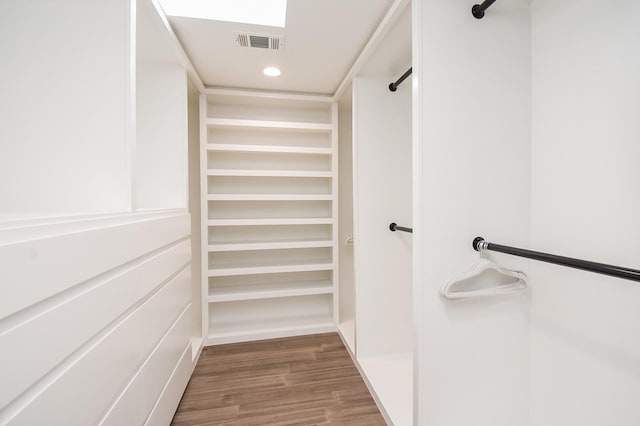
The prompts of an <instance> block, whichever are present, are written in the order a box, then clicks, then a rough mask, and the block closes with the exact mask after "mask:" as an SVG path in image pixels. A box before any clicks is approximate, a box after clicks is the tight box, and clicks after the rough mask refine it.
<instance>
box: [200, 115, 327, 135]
mask: <svg viewBox="0 0 640 426" xmlns="http://www.w3.org/2000/svg"><path fill="white" fill-rule="evenodd" d="M207 125H208V126H210V127H214V128H215V127H239V128H248V127H253V128H261V129H281V130H297V131H308V132H330V131H331V130H333V126H332V125H331V124H329V123H305V122H298V121H269V120H242V119H233V118H208V119H207Z"/></svg>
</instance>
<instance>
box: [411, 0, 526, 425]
mask: <svg viewBox="0 0 640 426" xmlns="http://www.w3.org/2000/svg"><path fill="white" fill-rule="evenodd" d="M471 6H472V3H468V2H464V1H462V0H453V1H436V0H427V1H414V2H413V28H414V46H413V49H414V50H413V53H414V55H413V70H414V84H416V85H417V86H416V89H417V90H416V91H415V97H414V126H415V127H414V154H413V155H414V164H415V171H416V174H415V175H414V185H416V188H415V194H416V200H419V202H416V205H415V212H414V228H415V229H416V230H417V233H416V234H414V238H415V239H414V251H415V257H414V274H415V277H414V280H415V281H414V284H415V287H414V301H415V304H414V307H415V308H416V321H417V326H418V327H417V332H418V333H417V339H418V347H417V353H416V356H417V359H418V361H417V362H416V368H417V373H416V375H415V377H416V378H417V379H418V381H419V382H418V384H417V392H418V393H417V402H418V404H417V409H418V412H419V422H420V424H422V425H433V426H463V425H465V426H466V425H470V424H473V425H476V426H485V425H486V426H514V425H524V424H526V423H527V403H528V389H529V387H528V374H527V371H528V351H529V339H528V318H527V311H528V306H529V304H528V300H527V298H526V297H525V296H508V297H502V298H494V299H491V300H489V299H485V300H481V301H479V300H465V301H460V302H455V303H451V302H447V301H445V300H443V299H442V298H441V297H440V295H439V287H440V286H441V285H442V283H443V282H445V281H446V280H447V279H448V278H449V277H451V276H452V275H455V274H457V273H460V272H462V271H465V270H467V269H468V268H469V267H470V266H471V264H472V263H473V261H474V260H475V259H476V258H477V256H478V255H477V253H475V252H474V251H473V250H472V249H471V241H472V240H473V238H474V237H476V236H478V235H481V236H484V237H486V238H487V239H488V240H491V239H493V240H495V241H498V242H502V243H503V244H511V245H515V246H527V245H528V244H529V238H530V236H529V229H530V219H529V216H530V213H529V211H530V208H529V206H530V124H529V123H530V114H531V107H530V105H531V101H530V99H531V95H530V90H531V77H530V75H531V71H530V69H531V62H530V53H531V52H530V13H529V6H530V5H529V1H527V0H514V1H502V2H496V3H495V4H494V5H493V6H492V8H491V10H490V12H491V14H490V15H491V16H489V13H487V17H486V18H485V19H484V20H476V19H475V18H473V17H472V15H471V11H470V9H471ZM495 258H496V259H499V262H500V264H501V265H504V266H505V267H511V268H514V269H519V267H520V266H521V265H522V262H521V261H519V260H517V259H515V258H513V257H507V256H504V257H500V258H498V257H497V256H496V257H495Z"/></svg>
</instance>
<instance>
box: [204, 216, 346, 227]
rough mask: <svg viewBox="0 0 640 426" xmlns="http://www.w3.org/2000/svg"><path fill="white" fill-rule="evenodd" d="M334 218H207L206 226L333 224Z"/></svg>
mask: <svg viewBox="0 0 640 426" xmlns="http://www.w3.org/2000/svg"><path fill="white" fill-rule="evenodd" d="M333 223H334V219H333V218H330V217H326V218H325V217H322V218H315V217H311V218H283V219H209V220H208V221H207V225H208V226H265V225H333Z"/></svg>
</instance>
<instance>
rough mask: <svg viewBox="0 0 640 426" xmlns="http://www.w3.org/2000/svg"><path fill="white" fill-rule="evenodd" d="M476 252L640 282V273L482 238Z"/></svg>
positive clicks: (474, 243) (479, 239) (478, 240)
mask: <svg viewBox="0 0 640 426" xmlns="http://www.w3.org/2000/svg"><path fill="white" fill-rule="evenodd" d="M472 244H473V249H474V250H475V251H485V250H491V251H497V252H499V253H506V254H512V255H514V256H520V257H526V258H528V259H533V260H539V261H541V262H547V263H553V264H556V265H561V266H567V267H569V268H576V269H582V270H583V271H589V272H595V273H596V274H603V275H609V276H612V277H616V278H623V279H626V280H632V281H640V271H638V270H636V269H631V268H624V267H622V266H614V265H607V264H605V263H597V262H590V261H588V260H582V259H574V258H572V257H565V256H557V255H555V254H549V253H541V252H539V251H532V250H525V249H521V248H516V247H509V246H503V245H500V244H494V243H490V242H488V241H485V240H484V238H482V237H476V238H475V239H474V240H473V243H472Z"/></svg>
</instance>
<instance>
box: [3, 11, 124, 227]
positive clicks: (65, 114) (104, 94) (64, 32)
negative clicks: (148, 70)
mask: <svg viewBox="0 0 640 426" xmlns="http://www.w3.org/2000/svg"><path fill="white" fill-rule="evenodd" d="M129 3H130V2H129V1H125V0H114V1H108V2H84V1H78V0H61V1H56V2H50V1H46V0H40V1H29V2H5V1H3V2H1V3H0V16H2V25H0V52H2V56H3V61H2V62H3V65H2V67H0V88H1V89H2V102H0V141H1V142H0V165H1V167H0V181H2V182H3V184H2V185H0V199H1V200H2V203H1V204H0V215H1V214H6V215H17V214H21V213H24V212H29V213H35V214H43V213H47V214H52V213H53V214H64V213H69V212H73V213H86V212H92V213H93V212H105V211H121V210H123V209H126V208H127V207H128V206H129V196H130V194H129V193H128V189H127V187H128V180H127V179H128V178H127V170H128V167H129V164H128V161H129V160H128V158H127V156H126V155H123V154H126V153H127V150H128V149H129V146H130V145H129V144H130V143H131V139H130V132H131V128H132V127H131V126H132V121H131V117H129V116H128V115H127V108H130V107H132V105H133V104H132V101H131V98H130V96H129V93H130V92H129V90H130V83H131V82H130V80H129V78H128V77H129V70H130V68H131V66H132V60H135V58H132V57H130V56H129V54H128V49H127V47H128V46H129V45H130V43H131V39H130V38H129V36H128V34H129V30H130V25H131V21H130V20H129V15H130V6H129ZM87 58H91V60H86V59H87ZM91 83H99V84H94V85H91V87H89V85H90V84H91ZM89 90H90V91H91V92H90V95H88V94H89ZM70 153H73V155H70ZM79 160H82V161H79ZM79 176H82V178H81V179H80V178H78V177H79ZM61 187H63V188H65V189H66V190H65V191H60V190H59V188H61ZM96 194H99V196H96Z"/></svg>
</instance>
